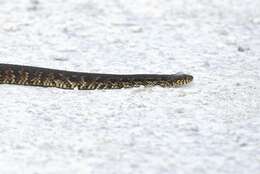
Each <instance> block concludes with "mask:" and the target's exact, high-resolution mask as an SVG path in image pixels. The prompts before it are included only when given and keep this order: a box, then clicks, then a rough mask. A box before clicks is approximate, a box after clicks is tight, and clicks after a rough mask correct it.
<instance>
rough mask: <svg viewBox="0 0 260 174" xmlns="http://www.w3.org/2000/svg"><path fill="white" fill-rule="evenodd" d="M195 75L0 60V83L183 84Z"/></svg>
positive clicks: (64, 86) (107, 86)
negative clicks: (109, 71)
mask: <svg viewBox="0 0 260 174" xmlns="http://www.w3.org/2000/svg"><path fill="white" fill-rule="evenodd" d="M192 80H193V76H192V75H188V74H184V73H176V74H102V73H86V72H76V71H67V70H59V69H50V68H42V67H36V66H25V65H15V64H0V84H13V85H25V86H39V87H56V88H61V89H78V90H95V89H122V88H134V87H140V86H144V87H153V86H160V87H164V88H167V87H168V88H172V87H181V86H183V85H186V84H188V83H190V82H191V81H192Z"/></svg>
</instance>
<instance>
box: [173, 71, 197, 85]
mask: <svg viewBox="0 0 260 174" xmlns="http://www.w3.org/2000/svg"><path fill="white" fill-rule="evenodd" d="M172 77H173V78H172V80H173V82H174V84H176V85H177V86H182V85H185V84H188V83H190V82H191V81H192V80H193V76H192V75H188V74H182V73H177V74H174V75H173V76H172Z"/></svg>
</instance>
